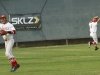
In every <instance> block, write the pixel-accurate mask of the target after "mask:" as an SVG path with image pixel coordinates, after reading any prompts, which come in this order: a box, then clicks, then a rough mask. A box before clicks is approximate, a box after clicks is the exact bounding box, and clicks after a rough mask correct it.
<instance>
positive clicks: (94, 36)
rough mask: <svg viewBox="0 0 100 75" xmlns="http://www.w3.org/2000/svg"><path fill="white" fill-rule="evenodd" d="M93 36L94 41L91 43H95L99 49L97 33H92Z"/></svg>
mask: <svg viewBox="0 0 100 75" xmlns="http://www.w3.org/2000/svg"><path fill="white" fill-rule="evenodd" d="M92 38H93V42H91V43H92V44H94V46H95V50H98V49H99V48H98V46H97V44H98V38H97V34H96V33H94V34H93V35H92Z"/></svg>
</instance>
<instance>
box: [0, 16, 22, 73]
mask: <svg viewBox="0 0 100 75" xmlns="http://www.w3.org/2000/svg"><path fill="white" fill-rule="evenodd" d="M0 20H1V22H2V24H0V34H1V36H2V37H3V39H4V41H5V49H6V51H5V55H6V56H7V58H8V59H9V60H10V62H11V65H12V68H11V72H14V71H16V70H17V69H18V68H19V67H20V65H19V64H18V62H17V61H16V59H15V57H14V56H13V54H12V47H13V45H14V39H13V34H16V30H15V28H14V26H13V25H12V24H11V23H9V22H7V19H6V16H5V15H1V16H0Z"/></svg>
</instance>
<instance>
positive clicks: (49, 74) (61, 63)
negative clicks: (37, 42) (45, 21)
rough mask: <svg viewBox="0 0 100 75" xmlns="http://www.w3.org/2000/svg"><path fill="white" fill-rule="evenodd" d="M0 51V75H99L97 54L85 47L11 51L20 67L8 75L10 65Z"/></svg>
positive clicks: (52, 47)
mask: <svg viewBox="0 0 100 75" xmlns="http://www.w3.org/2000/svg"><path fill="white" fill-rule="evenodd" d="M4 52H5V50H4V49H1V50H0V54H1V56H0V60H1V62H0V69H1V70H0V74H1V75H13V74H14V75H99V74H100V71H99V70H100V51H99V50H98V51H95V50H94V47H93V46H92V47H91V48H88V46H87V44H78V45H59V46H43V47H29V48H14V49H13V54H14V55H15V57H16V59H17V61H18V62H19V63H20V65H21V67H20V68H19V69H18V70H17V71H16V72H14V73H10V72H9V71H10V68H11V67H10V65H9V64H10V63H9V61H8V60H7V58H6V57H5V54H4Z"/></svg>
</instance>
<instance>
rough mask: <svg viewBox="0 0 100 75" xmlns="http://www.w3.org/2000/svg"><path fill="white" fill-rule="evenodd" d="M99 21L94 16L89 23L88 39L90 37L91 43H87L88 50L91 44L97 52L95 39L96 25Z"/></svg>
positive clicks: (96, 40)
mask: <svg viewBox="0 0 100 75" xmlns="http://www.w3.org/2000/svg"><path fill="white" fill-rule="evenodd" d="M99 21H100V18H98V16H95V17H94V18H93V19H92V21H91V22H89V28H90V37H92V39H93V42H89V43H88V44H89V48H90V46H91V45H92V44H94V46H95V50H98V49H99V48H98V46H97V44H98V38H97V25H98V22H99Z"/></svg>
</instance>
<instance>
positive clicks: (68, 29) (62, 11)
mask: <svg viewBox="0 0 100 75" xmlns="http://www.w3.org/2000/svg"><path fill="white" fill-rule="evenodd" d="M0 1H1V2H2V4H3V5H4V6H5V8H6V10H7V11H8V13H9V14H27V13H40V12H41V10H42V8H43V6H44V4H45V2H46V0H0ZM99 3H100V0H96V1H95V0H47V3H46V5H45V7H44V9H43V11H42V13H41V18H42V29H41V30H32V31H17V34H16V35H15V36H14V38H15V41H17V42H22V41H38V40H55V39H70V38H89V37H90V36H89V27H88V22H89V21H90V20H91V19H92V17H94V16H95V15H98V16H100V14H99V12H100V4H99ZM7 11H5V9H4V8H3V6H2V5H1V4H0V15H1V14H6V15H7V17H8V13H7ZM99 25H100V24H99ZM99 30H100V26H98V37H100V32H99ZM26 35H27V36H26ZM0 40H1V42H3V41H2V38H1V39H0Z"/></svg>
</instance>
